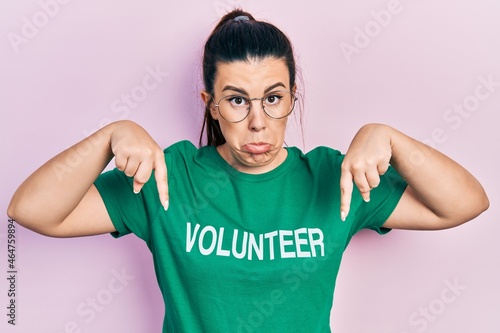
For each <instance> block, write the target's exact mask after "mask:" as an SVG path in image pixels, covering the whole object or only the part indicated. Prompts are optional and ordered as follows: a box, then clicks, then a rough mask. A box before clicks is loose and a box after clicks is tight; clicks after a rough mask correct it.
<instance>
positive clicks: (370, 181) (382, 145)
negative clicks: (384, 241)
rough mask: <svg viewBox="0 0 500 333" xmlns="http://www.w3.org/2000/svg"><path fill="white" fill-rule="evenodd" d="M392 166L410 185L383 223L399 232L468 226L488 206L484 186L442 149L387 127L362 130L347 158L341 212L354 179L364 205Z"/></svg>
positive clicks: (343, 177)
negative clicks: (380, 177) (466, 224)
mask: <svg viewBox="0 0 500 333" xmlns="http://www.w3.org/2000/svg"><path fill="white" fill-rule="evenodd" d="M389 163H390V164H391V165H392V166H393V167H394V168H395V169H396V170H397V171H398V173H399V174H400V175H401V176H402V177H403V178H404V179H405V181H406V182H407V183H408V187H407V189H406V190H405V192H404V194H403V196H402V197H401V200H400V201H399V203H398V205H397V206H396V208H395V210H394V212H393V213H392V214H391V216H390V217H389V219H388V220H387V221H386V222H385V223H384V227H386V228H394V229H419V230H432V229H445V228H451V227H454V226H457V225H460V224H462V223H464V222H467V221H469V220H471V219H473V218H475V217H476V216H478V215H479V214H481V213H482V212H483V211H485V210H486V209H487V208H488V206H489V201H488V198H487V196H486V193H485V192H484V189H483V187H482V186H481V184H480V183H479V182H478V181H477V179H476V178H474V177H473V176H472V175H471V174H470V173H469V172H468V171H467V170H465V169H464V168H463V167H462V166H460V165H459V164H458V163H456V162H454V161H453V160H451V159H450V158H448V157H447V156H445V155H444V154H442V153H440V152H438V151H437V150H435V149H433V148H431V147H429V146H427V145H425V144H423V143H420V142H418V141H416V140H414V139H412V138H410V137H408V136H406V135H404V134H403V133H401V132H399V131H397V130H395V129H393V128H391V127H389V126H385V125H379V124H370V125H366V126H364V127H363V128H361V129H360V131H359V132H358V133H357V134H356V136H355V137H354V139H353V141H352V143H351V146H350V147H349V150H348V151H347V153H346V156H345V159H344V163H343V165H342V175H341V191H342V195H341V210H342V211H344V212H345V213H346V214H347V213H348V211H349V204H350V197H351V193H352V188H353V180H354V183H355V184H356V186H357V187H358V189H359V190H360V192H361V195H362V197H363V198H364V199H365V201H367V200H369V198H370V190H371V189H372V188H374V187H376V186H377V185H378V184H379V182H380V179H379V176H380V175H382V174H384V172H385V171H386V170H387V168H388V167H389Z"/></svg>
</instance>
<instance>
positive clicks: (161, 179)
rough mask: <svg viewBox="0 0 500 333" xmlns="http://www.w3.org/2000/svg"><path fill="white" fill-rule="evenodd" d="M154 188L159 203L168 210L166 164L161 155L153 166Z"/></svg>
mask: <svg viewBox="0 0 500 333" xmlns="http://www.w3.org/2000/svg"><path fill="white" fill-rule="evenodd" d="M154 169H155V180H156V187H157V188H158V194H159V196H160V202H161V204H162V206H163V208H164V209H165V210H167V209H168V202H169V195H168V177H167V164H166V163H165V158H164V157H163V155H161V156H160V157H158V158H157V159H156V161H155V165H154Z"/></svg>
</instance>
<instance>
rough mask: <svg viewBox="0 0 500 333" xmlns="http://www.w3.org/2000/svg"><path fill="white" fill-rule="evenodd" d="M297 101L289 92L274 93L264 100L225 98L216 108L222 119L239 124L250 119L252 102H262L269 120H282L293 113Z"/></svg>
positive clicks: (239, 97) (265, 96)
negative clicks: (247, 118)
mask: <svg viewBox="0 0 500 333" xmlns="http://www.w3.org/2000/svg"><path fill="white" fill-rule="evenodd" d="M296 100H297V98H296V97H295V96H294V95H293V94H292V93H291V92H289V91H273V92H270V93H268V94H266V95H264V97H262V98H247V97H244V96H241V95H229V96H224V97H222V98H221V99H220V100H219V102H218V103H217V104H215V106H216V107H217V109H218V110H219V114H220V115H221V117H222V118H224V119H225V120H227V121H228V122H230V123H239V122H240V121H243V120H245V118H246V117H248V114H249V113H250V107H251V106H252V104H251V101H260V104H261V107H262V110H264V113H265V114H266V115H267V116H268V117H269V118H272V119H282V118H285V117H286V116H288V115H289V114H290V113H292V110H293V108H294V106H295V101H296Z"/></svg>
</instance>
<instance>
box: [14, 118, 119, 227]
mask: <svg viewBox="0 0 500 333" xmlns="http://www.w3.org/2000/svg"><path fill="white" fill-rule="evenodd" d="M113 126H115V124H111V125H108V126H106V127H104V128H102V129H100V130H99V131H97V132H96V133H94V134H92V135H91V136H89V137H88V138H86V139H84V140H82V141H80V142H79V143H77V144H75V145H74V146H72V147H70V148H68V149H66V150H65V151H63V152H62V153H60V154H58V155H57V156H55V157H54V158H52V159H51V160H49V161H48V162H46V163H45V164H44V165H42V166H41V167H40V168H39V169H38V170H36V171H35V172H34V173H33V174H32V175H31V176H29V177H28V178H27V179H26V180H25V181H24V182H23V183H22V184H21V186H20V187H19V188H18V189H17V191H16V192H15V194H14V196H13V197H12V200H11V202H10V204H9V208H8V215H9V216H10V217H11V218H13V219H15V220H16V221H17V222H18V223H19V224H21V225H23V226H25V227H27V228H29V229H34V230H43V229H50V228H53V227H56V226H58V225H59V224H60V223H61V222H62V221H64V219H65V218H66V217H67V216H68V215H69V214H70V213H71V212H72V211H73V210H74V209H75V207H76V206H77V205H78V203H79V202H80V201H81V199H82V198H83V196H84V195H85V193H86V192H87V191H88V189H89V188H90V186H91V185H92V184H93V182H94V181H95V179H96V178H97V177H98V176H99V174H100V173H101V172H102V171H103V170H104V168H105V167H106V165H107V164H108V163H109V161H110V160H111V158H112V157H113V155H112V152H111V148H110V137H111V133H112V130H113Z"/></svg>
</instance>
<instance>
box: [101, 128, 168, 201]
mask: <svg viewBox="0 0 500 333" xmlns="http://www.w3.org/2000/svg"><path fill="white" fill-rule="evenodd" d="M110 146H111V151H112V153H113V155H114V156H115V165H116V167H117V168H118V170H121V171H123V172H124V173H125V175H127V176H128V177H133V178H134V182H133V191H134V193H139V192H140V191H141V189H142V187H143V186H144V184H145V183H146V182H147V181H148V180H149V178H150V177H151V173H152V172H153V171H154V178H155V180H156V186H157V187H158V193H159V197H160V202H161V203H162V205H163V207H164V208H165V210H167V209H168V200H169V196H168V182H167V165H166V163H165V157H164V154H163V150H162V149H161V148H160V146H158V144H157V143H156V142H155V141H154V140H153V138H152V137H151V136H150V135H149V134H148V133H147V132H146V131H145V130H144V129H143V128H142V127H141V126H139V125H137V124H136V123H134V122H131V121H126V120H125V121H120V122H118V123H115V126H114V129H113V131H112V133H111V136H110Z"/></svg>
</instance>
